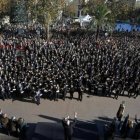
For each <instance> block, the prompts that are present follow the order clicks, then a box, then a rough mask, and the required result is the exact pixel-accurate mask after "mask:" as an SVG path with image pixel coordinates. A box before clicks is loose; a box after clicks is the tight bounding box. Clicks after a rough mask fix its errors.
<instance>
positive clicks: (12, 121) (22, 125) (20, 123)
mask: <svg viewBox="0 0 140 140" xmlns="http://www.w3.org/2000/svg"><path fill="white" fill-rule="evenodd" d="M27 129H28V125H27V124H26V122H25V120H24V119H23V118H21V117H20V118H16V117H15V116H12V117H11V118H9V117H8V115H7V114H6V113H3V111H2V109H0V132H2V133H4V134H7V135H9V136H14V137H19V139H20V140H23V139H26V131H27Z"/></svg>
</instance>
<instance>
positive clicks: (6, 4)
mask: <svg viewBox="0 0 140 140" xmlns="http://www.w3.org/2000/svg"><path fill="white" fill-rule="evenodd" d="M10 5H11V0H0V16H1V17H2V16H4V15H6V14H7V13H10Z"/></svg>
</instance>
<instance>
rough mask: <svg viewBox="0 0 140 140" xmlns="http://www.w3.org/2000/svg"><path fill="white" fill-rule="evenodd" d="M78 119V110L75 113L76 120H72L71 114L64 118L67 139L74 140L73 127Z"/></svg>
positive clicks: (63, 123)
mask: <svg viewBox="0 0 140 140" xmlns="http://www.w3.org/2000/svg"><path fill="white" fill-rule="evenodd" d="M76 121H77V113H76V112H75V115H74V121H71V119H70V118H69V116H68V117H66V118H64V119H63V120H62V125H63V128H64V137H65V140H72V135H73V127H74V126H75V124H76Z"/></svg>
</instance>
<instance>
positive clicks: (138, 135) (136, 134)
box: [134, 115, 140, 139]
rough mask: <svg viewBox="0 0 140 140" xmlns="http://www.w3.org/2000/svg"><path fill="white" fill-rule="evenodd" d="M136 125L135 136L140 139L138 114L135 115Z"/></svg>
mask: <svg viewBox="0 0 140 140" xmlns="http://www.w3.org/2000/svg"><path fill="white" fill-rule="evenodd" d="M135 122H136V127H135V130H134V138H135V139H140V122H138V119H137V115H135Z"/></svg>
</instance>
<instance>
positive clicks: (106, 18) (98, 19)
mask: <svg viewBox="0 0 140 140" xmlns="http://www.w3.org/2000/svg"><path fill="white" fill-rule="evenodd" d="M110 15H111V11H110V10H109V9H108V8H107V6H106V5H105V4H99V5H98V6H97V7H96V9H95V12H94V18H93V20H92V23H91V24H92V27H96V40H98V36H99V31H100V29H101V28H103V27H104V26H106V25H107V24H108V23H109V24H110Z"/></svg>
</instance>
